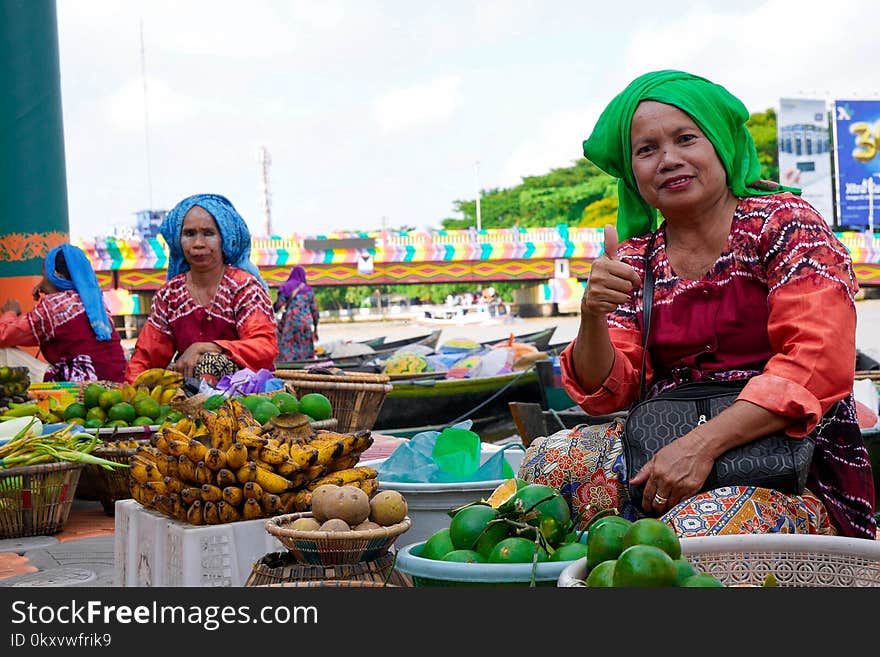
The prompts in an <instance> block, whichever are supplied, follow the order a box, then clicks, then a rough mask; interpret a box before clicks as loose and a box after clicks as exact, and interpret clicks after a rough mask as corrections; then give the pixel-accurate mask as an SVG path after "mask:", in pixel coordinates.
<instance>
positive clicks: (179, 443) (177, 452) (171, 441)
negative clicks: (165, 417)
mask: <svg viewBox="0 0 880 657" xmlns="http://www.w3.org/2000/svg"><path fill="white" fill-rule="evenodd" d="M166 431H168V429H166ZM175 433H178V432H175ZM181 435H183V434H181ZM189 441H190V439H189V437H187V436H183V438H182V439H180V440H178V439H177V438H170V437H169V438H168V453H169V454H171V455H172V456H177V457H178V458H179V457H181V456H186V454H187V450H188V449H189Z"/></svg>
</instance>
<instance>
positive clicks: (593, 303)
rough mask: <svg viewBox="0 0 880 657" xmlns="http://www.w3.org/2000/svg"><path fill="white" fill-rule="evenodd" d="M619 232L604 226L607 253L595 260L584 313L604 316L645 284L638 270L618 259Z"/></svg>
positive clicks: (583, 309)
mask: <svg viewBox="0 0 880 657" xmlns="http://www.w3.org/2000/svg"><path fill="white" fill-rule="evenodd" d="M618 246H619V244H618V238H617V229H616V228H615V227H614V226H613V225H611V224H607V225H606V226H605V253H603V254H602V255H601V256H600V257H598V258H596V259H595V260H593V267H592V270H591V272H590V280H589V282H588V283H587V289H586V292H584V297H583V299H582V300H581V314H582V315H589V316H592V317H600V316H605V315H607V314H608V313H611V312H614V311H615V310H617V307H618V306H619V305H621V304H624V303H626V301H627V299H628V298H629V295H630V293H631V292H632V290H633V289H635V288H637V287H638V286H640V285H641V284H642V279H641V278H640V277H639V275H638V274H637V273H636V270H635V269H633V268H632V267H630V266H629V265H628V264H626V263H625V262H621V261H620V260H619V259H618V256H617V249H618Z"/></svg>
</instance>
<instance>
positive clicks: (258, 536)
mask: <svg viewBox="0 0 880 657" xmlns="http://www.w3.org/2000/svg"><path fill="white" fill-rule="evenodd" d="M114 526H115V531H114V537H115V538H114V565H115V574H114V581H113V583H114V585H115V586H244V585H245V583H246V582H247V579H248V576H249V575H250V574H251V569H252V568H253V565H254V563H256V562H257V561H258V560H259V559H261V558H262V557H264V556H265V555H266V554H268V553H269V552H283V551H284V550H285V549H286V548H285V547H284V546H283V545H281V543H280V542H279V541H278V539H276V538H275V537H274V536H272V535H271V534H270V533H269V532H267V531H266V519H265V518H261V519H257V520H241V521H239V522H231V523H224V524H222V525H201V526H195V525H190V524H188V523H184V522H180V521H178V520H173V519H171V518H169V517H168V516H165V515H162V514H161V513H157V512H155V511H152V510H150V509H145V508H144V507H143V506H142V505H141V504H140V503H138V502H136V501H135V500H132V499H127V500H117V502H116V506H115V518H114Z"/></svg>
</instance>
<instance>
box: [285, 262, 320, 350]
mask: <svg viewBox="0 0 880 657" xmlns="http://www.w3.org/2000/svg"><path fill="white" fill-rule="evenodd" d="M274 307H275V311H276V312H280V313H281V319H280V320H279V322H278V360H279V361H281V362H284V361H291V360H308V359H310V358H314V357H315V343H316V342H317V341H318V303H317V301H315V291H314V290H313V289H312V286H311V285H309V284H308V283H307V282H306V270H305V269H303V268H302V267H301V266H299V265H297V266H296V267H294V268H293V269H292V270H291V271H290V275H289V276H288V277H287V280H286V281H285V282H284V283H283V284H282V285H281V287H279V288H278V298H277V299H276V300H275V306H274Z"/></svg>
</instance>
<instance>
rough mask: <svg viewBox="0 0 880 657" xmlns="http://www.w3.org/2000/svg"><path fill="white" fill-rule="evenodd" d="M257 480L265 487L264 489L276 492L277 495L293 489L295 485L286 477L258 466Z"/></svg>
mask: <svg viewBox="0 0 880 657" xmlns="http://www.w3.org/2000/svg"><path fill="white" fill-rule="evenodd" d="M256 482H257V483H258V484H260V486H262V487H263V490H265V491H268V492H269V493H275V494H276V495H277V494H278V493H284V492H286V491H288V490H291V489H292V488H293V487H294V486H293V484H292V483H291V481H290V480H289V479H285V478H284V477H282V476H281V475H278V474H275V473H274V472H269V471H268V470H263V468H257V471H256Z"/></svg>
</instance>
